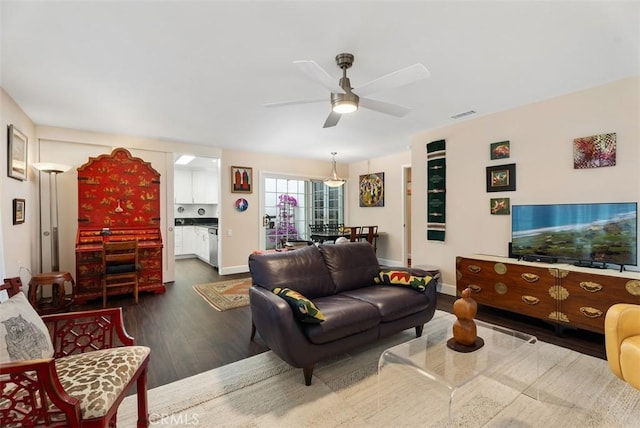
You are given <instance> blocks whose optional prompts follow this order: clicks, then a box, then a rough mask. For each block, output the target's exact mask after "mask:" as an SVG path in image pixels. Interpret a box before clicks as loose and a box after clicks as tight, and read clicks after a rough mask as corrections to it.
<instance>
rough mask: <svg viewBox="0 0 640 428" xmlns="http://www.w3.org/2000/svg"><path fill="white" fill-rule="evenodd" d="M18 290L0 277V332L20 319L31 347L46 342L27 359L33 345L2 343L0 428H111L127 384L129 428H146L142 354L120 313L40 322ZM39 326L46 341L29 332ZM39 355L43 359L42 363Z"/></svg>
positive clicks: (101, 312)
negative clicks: (133, 395) (131, 393)
mask: <svg viewBox="0 0 640 428" xmlns="http://www.w3.org/2000/svg"><path fill="white" fill-rule="evenodd" d="M20 287H21V283H20V279H19V278H12V279H10V280H7V279H5V283H4V284H3V285H2V286H0V290H7V292H8V294H9V296H10V297H11V298H10V299H9V300H7V301H5V302H3V303H1V304H0V318H2V324H0V329H1V328H4V330H5V331H9V329H10V328H11V327H10V326H11V325H13V324H15V323H16V320H20V318H23V319H22V326H27V327H29V329H30V330H31V334H32V337H35V338H37V340H31V343H38V344H43V343H45V342H46V341H47V340H49V339H48V338H49V337H50V342H47V343H46V344H45V345H44V346H42V347H41V348H38V349H37V351H38V352H37V355H35V356H34V355H33V352H32V351H33V348H37V347H36V346H34V345H31V346H30V347H29V348H31V349H30V350H29V352H26V351H25V350H22V351H21V350H20V349H17V348H16V346H15V344H10V343H9V342H8V341H7V342H6V343H3V344H2V345H3V346H5V349H4V350H2V349H0V357H1V360H0V390H1V391H2V396H1V397H0V426H2V427H22V426H51V427H105V426H110V427H115V426H116V417H117V411H118V406H119V405H120V403H121V402H122V400H123V399H124V397H125V396H126V394H127V391H128V390H129V388H130V387H131V386H133V385H134V384H135V385H136V388H137V391H136V392H137V399H138V421H137V426H138V428H142V427H147V426H149V416H148V407H147V385H146V384H147V367H148V364H149V354H150V349H149V348H148V347H146V346H136V345H135V339H134V338H133V337H131V336H129V335H128V334H127V332H126V331H125V328H124V322H123V318H122V308H109V309H99V310H90V311H83V312H67V313H62V314H51V315H44V316H42V317H41V318H40V317H39V316H38V315H37V313H36V312H35V310H34V309H33V308H32V307H31V305H30V304H29V302H28V300H27V299H26V297H25V296H24V294H23V293H22V292H21V291H20ZM21 295H22V296H21ZM23 302H26V304H25V303H23ZM16 311H17V313H18V315H19V317H20V318H19V317H18V315H15V313H16ZM30 311H32V313H31V312H30ZM34 314H35V315H34ZM11 315H14V316H13V317H9V316H11ZM34 316H35V317H36V318H33V317H34ZM12 318H13V319H12ZM28 320H31V321H28ZM39 320H41V321H42V323H43V325H42V328H43V329H44V330H45V332H48V333H49V335H47V334H46V333H45V332H43V331H42V329H40V330H37V331H36V329H37V328H39V327H40V325H41V324H42V323H41V322H40V321H39ZM13 330H16V328H13ZM25 330H27V328H25ZM6 336H9V334H7V335H6ZM16 342H17V341H16ZM47 346H48V347H49V349H50V350H51V351H49V350H48V349H45V348H47ZM3 352H4V353H3ZM29 353H30V356H26V355H27V354H29ZM47 353H50V354H51V356H48V357H44V356H43V355H44V354H47ZM41 354H42V355H41ZM6 355H8V356H9V357H6ZM25 356H26V358H24V357H25ZM14 357H18V358H14ZM21 357H22V358H21Z"/></svg>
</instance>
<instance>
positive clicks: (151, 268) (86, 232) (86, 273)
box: [75, 227, 165, 304]
mask: <svg viewBox="0 0 640 428" xmlns="http://www.w3.org/2000/svg"><path fill="white" fill-rule="evenodd" d="M105 240H107V241H131V240H137V241H138V262H139V263H140V267H141V270H140V275H139V276H138V290H139V291H140V292H142V291H152V292H156V293H164V292H165V286H164V284H163V283H162V237H161V235H160V229H159V228H157V227H140V228H116V229H110V230H109V234H104V233H103V230H102V229H81V230H78V234H77V236H76V295H75V301H76V303H80V304H82V303H84V302H86V301H87V300H91V299H97V298H101V297H102V285H101V274H102V243H103V241H105ZM108 293H109V295H114V294H133V287H118V288H109V289H108Z"/></svg>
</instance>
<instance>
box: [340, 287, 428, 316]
mask: <svg viewBox="0 0 640 428" xmlns="http://www.w3.org/2000/svg"><path fill="white" fill-rule="evenodd" d="M342 294H343V295H344V296H346V297H350V298H353V299H358V300H360V301H363V302H366V303H367V304H370V305H372V306H374V307H375V308H376V310H377V311H379V313H380V319H381V321H382V322H391V321H395V320H398V319H401V318H404V317H407V316H409V315H413V314H415V313H418V312H421V311H424V310H426V309H427V308H429V305H430V304H434V302H430V299H429V297H427V295H426V294H424V293H416V292H415V291H414V290H412V289H411V288H406V287H380V286H371V287H364V288H358V289H356V290H350V291H345V292H344V293H342Z"/></svg>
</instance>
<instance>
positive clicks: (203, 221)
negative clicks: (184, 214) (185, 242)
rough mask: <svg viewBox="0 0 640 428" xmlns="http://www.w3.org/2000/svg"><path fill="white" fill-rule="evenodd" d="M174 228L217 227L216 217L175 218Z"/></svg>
mask: <svg viewBox="0 0 640 428" xmlns="http://www.w3.org/2000/svg"><path fill="white" fill-rule="evenodd" d="M174 225H175V226H204V227H215V228H217V227H218V219H217V218H216V217H198V218H176V219H175V221H174Z"/></svg>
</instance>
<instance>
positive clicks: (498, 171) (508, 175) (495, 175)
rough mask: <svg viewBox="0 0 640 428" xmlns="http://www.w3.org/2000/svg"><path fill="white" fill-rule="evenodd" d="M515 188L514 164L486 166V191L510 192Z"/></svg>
mask: <svg viewBox="0 0 640 428" xmlns="http://www.w3.org/2000/svg"><path fill="white" fill-rule="evenodd" d="M514 190H516V164H515V163H510V164H507V165H497V166H488V167H487V192H512V191H514Z"/></svg>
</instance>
